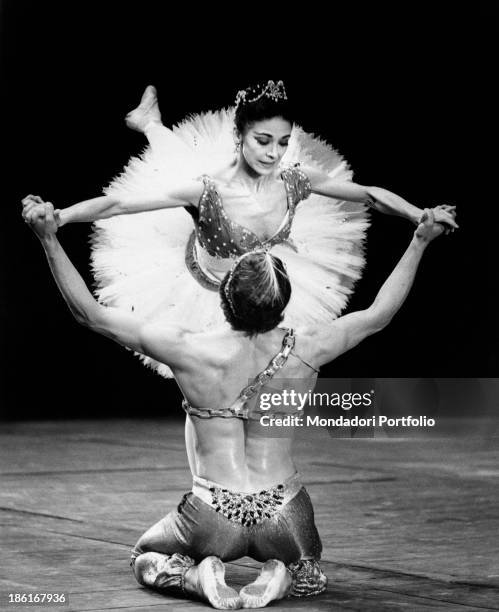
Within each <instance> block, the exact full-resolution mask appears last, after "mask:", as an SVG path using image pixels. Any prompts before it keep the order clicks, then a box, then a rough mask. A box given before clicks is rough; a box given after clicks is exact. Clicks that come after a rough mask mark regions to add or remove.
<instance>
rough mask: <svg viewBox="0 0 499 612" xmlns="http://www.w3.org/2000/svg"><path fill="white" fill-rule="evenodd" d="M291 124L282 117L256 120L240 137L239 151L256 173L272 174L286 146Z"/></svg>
mask: <svg viewBox="0 0 499 612" xmlns="http://www.w3.org/2000/svg"><path fill="white" fill-rule="evenodd" d="M291 128H292V125H291V123H289V121H286V120H285V119H283V118H282V117H274V118H272V119H264V120H263V121H256V122H255V123H253V124H252V125H250V126H249V128H248V129H247V130H246V132H245V133H244V136H243V137H242V143H241V144H242V146H241V152H242V155H243V157H244V159H245V161H246V163H247V164H248V165H249V166H250V168H252V169H253V170H254V171H255V172H256V173H257V174H261V175H267V174H272V173H273V172H274V170H275V168H276V166H277V165H278V164H279V162H280V161H281V159H282V156H283V155H284V153H286V149H287V148H288V142H289V138H290V136H291Z"/></svg>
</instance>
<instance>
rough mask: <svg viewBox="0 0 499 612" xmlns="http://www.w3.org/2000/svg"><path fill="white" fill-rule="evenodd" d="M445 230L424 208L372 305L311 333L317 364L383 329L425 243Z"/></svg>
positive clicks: (407, 286) (407, 288)
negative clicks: (326, 327)
mask: <svg viewBox="0 0 499 612" xmlns="http://www.w3.org/2000/svg"><path fill="white" fill-rule="evenodd" d="M443 231H444V229H443V226H442V225H440V224H436V223H435V222H434V215H433V212H432V210H431V209H425V211H424V216H423V219H422V222H421V223H420V225H419V226H418V227H417V229H416V231H415V232H414V236H413V238H412V240H411V243H410V244H409V247H408V248H407V250H406V251H405V253H404V254H403V256H402V258H401V259H400V261H399V262H398V264H397V266H396V267H395V269H394V270H393V272H392V273H391V274H390V276H389V277H388V278H387V280H386V281H385V282H384V284H383V286H382V287H381V289H380V290H379V292H378V295H377V296H376V298H375V300H374V302H373V303H372V305H371V306H370V307H369V308H367V309H366V310H360V311H358V312H352V313H350V314H348V315H345V316H343V317H339V318H338V319H336V321H333V323H332V324H331V325H330V326H329V329H326V330H320V331H318V332H315V333H314V334H313V336H314V337H313V340H314V342H315V343H316V344H315V345H316V347H317V354H316V355H317V356H316V358H315V361H316V363H318V364H319V365H323V364H325V363H328V362H330V361H332V360H333V359H335V358H336V357H338V356H339V355H341V354H342V353H345V352H346V351H348V350H349V349H351V348H353V347H354V346H356V345H357V344H359V342H361V341H362V340H364V339H365V338H367V336H370V335H372V334H374V333H376V332H378V331H381V330H382V329H383V328H384V327H386V326H387V325H388V324H389V323H390V321H391V320H392V318H393V317H394V315H395V314H396V312H397V311H398V310H399V309H400V307H401V306H402V304H403V303H404V301H405V299H406V298H407V296H408V295H409V291H410V289H411V287H412V284H413V282H414V278H415V276H416V271H417V269H418V266H419V262H420V261H421V257H422V256H423V253H424V251H425V249H426V247H427V246H428V244H429V243H430V242H431V241H432V240H433V239H434V238H436V237H437V236H439V235H440V234H442V233H443Z"/></svg>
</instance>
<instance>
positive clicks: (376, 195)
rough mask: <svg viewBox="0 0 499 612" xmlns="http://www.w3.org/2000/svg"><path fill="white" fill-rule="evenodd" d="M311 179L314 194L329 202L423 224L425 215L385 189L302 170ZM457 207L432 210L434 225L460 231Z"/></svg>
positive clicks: (309, 169) (444, 206)
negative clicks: (355, 204) (334, 200)
mask: <svg viewBox="0 0 499 612" xmlns="http://www.w3.org/2000/svg"><path fill="white" fill-rule="evenodd" d="M303 171H304V172H305V174H306V175H307V177H308V178H309V179H310V182H311V185H312V192H313V193H316V194H318V195H323V196H326V197H330V198H338V199H340V200H346V201H348V202H360V203H363V204H367V205H368V206H370V207H371V208H373V209H374V210H377V211H379V212H382V213H384V214H387V215H398V216H400V217H405V218H406V219H409V220H410V221H412V222H413V223H414V224H415V225H417V224H418V223H419V222H420V219H421V216H422V214H423V211H422V210H421V208H418V207H417V206H414V204H411V203H410V202H408V201H407V200H404V198H401V197H400V196H398V195H397V194H396V193H393V192H391V191H388V189H383V188H382V187H366V186H364V185H359V184H357V183H353V182H351V181H338V180H337V179H335V178H332V177H330V176H328V175H327V174H325V173H323V172H318V171H317V170H314V169H312V168H305V167H304V168H303ZM455 208H456V207H455V206H449V205H447V204H443V205H441V206H436V207H435V208H433V213H434V217H435V223H444V224H445V225H446V227H447V228H453V229H457V228H458V225H457V223H456V221H455Z"/></svg>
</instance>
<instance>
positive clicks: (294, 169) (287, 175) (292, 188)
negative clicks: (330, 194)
mask: <svg viewBox="0 0 499 612" xmlns="http://www.w3.org/2000/svg"><path fill="white" fill-rule="evenodd" d="M281 176H282V180H283V181H284V183H285V184H286V188H287V189H288V193H289V192H291V194H292V197H293V204H294V205H296V204H298V202H301V200H306V199H307V198H308V196H309V195H310V194H311V192H312V185H311V183H310V179H309V178H308V176H307V175H306V174H305V172H303V170H302V169H301V168H300V164H299V163H296V164H291V165H290V166H288V167H287V168H284V170H283V171H282V172H281Z"/></svg>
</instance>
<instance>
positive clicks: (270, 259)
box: [220, 250, 291, 336]
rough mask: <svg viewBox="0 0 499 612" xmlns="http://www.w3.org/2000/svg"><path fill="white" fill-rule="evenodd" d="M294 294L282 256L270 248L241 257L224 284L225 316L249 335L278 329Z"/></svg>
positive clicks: (223, 302)
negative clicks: (279, 256)
mask: <svg viewBox="0 0 499 612" xmlns="http://www.w3.org/2000/svg"><path fill="white" fill-rule="evenodd" d="M290 297H291V284H290V282H289V277H288V274H287V272H286V269H285V267H284V264H283V263H282V261H281V260H280V259H278V258H277V257H274V256H273V255H271V254H270V253H269V252H268V251H266V250H258V251H252V252H249V253H245V254H244V255H242V257H240V258H239V259H237V260H236V261H235V263H234V265H233V267H232V269H231V270H230V271H229V272H228V273H227V274H226V275H225V277H224V279H223V281H222V284H221V285H220V298H221V301H222V309H223V311H224V315H225V318H226V320H227V322H228V323H229V324H230V326H231V327H232V329H233V330H235V331H243V332H246V334H247V335H248V336H254V335H255V334H261V333H265V332H267V331H270V330H271V329H274V328H275V327H277V325H279V323H280V322H281V321H282V319H283V311H284V309H285V308H286V306H287V304H288V302H289V298H290Z"/></svg>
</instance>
